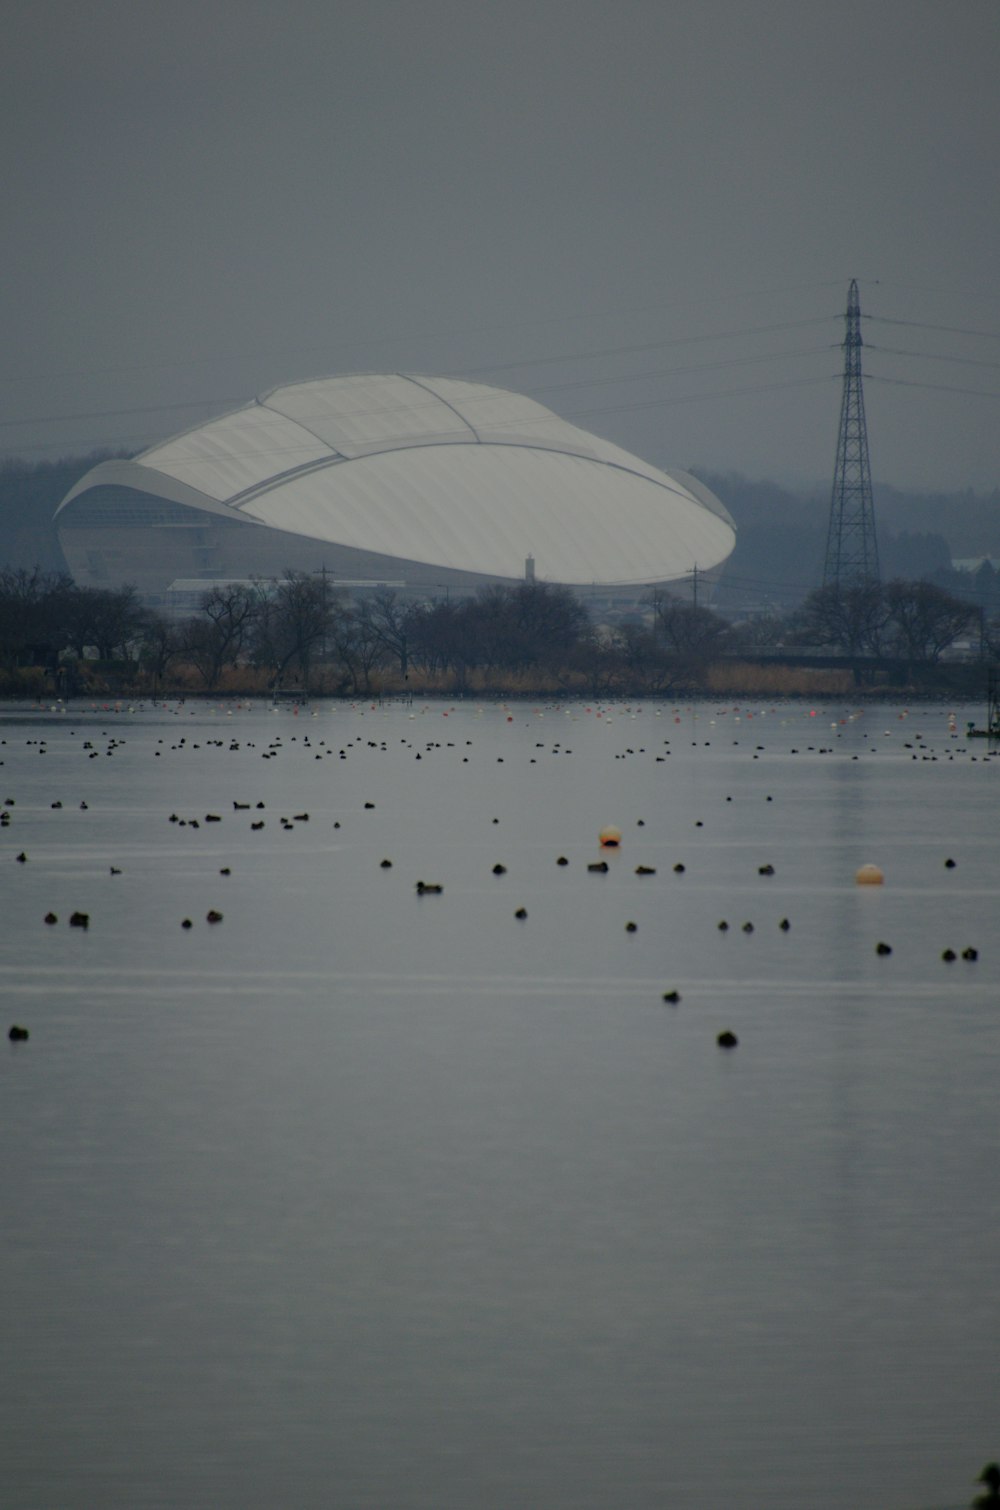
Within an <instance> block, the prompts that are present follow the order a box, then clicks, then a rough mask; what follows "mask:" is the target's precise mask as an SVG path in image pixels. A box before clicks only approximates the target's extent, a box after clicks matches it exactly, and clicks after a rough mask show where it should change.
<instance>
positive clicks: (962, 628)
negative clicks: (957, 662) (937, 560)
mask: <svg viewBox="0 0 1000 1510" xmlns="http://www.w3.org/2000/svg"><path fill="white" fill-rule="evenodd" d="M884 595H885V604H886V612H887V616H888V623H889V627H890V632H891V636H892V639H891V644H892V648H893V649H894V650H896V651H897V652H898V653H899V654H900V655H902V656H903V657H905V659H906V660H908V661H922V662H931V663H933V662H935V661H937V659H938V658H939V656H940V655H941V652H942V651H943V650H947V648H948V646H949V645H951V644H953V643H954V642H955V640H957V639H958V637H959V635H960V634H965V633H967V632H968V631H969V630H970V629H972V628H974V627H978V624H979V619H980V611H979V609H978V608H977V607H976V606H975V605H973V604H971V603H966V602H963V601H962V599H961V598H956V597H953V596H952V594H951V593H949V592H945V590H944V589H943V588H941V587H935V585H934V583H933V582H890V583H888V584H887V586H886V587H885V589H884Z"/></svg>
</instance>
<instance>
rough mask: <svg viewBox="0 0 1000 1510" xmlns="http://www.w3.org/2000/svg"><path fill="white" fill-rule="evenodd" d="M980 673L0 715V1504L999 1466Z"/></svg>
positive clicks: (771, 1506) (710, 1506)
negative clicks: (702, 698) (714, 696)
mask: <svg viewBox="0 0 1000 1510" xmlns="http://www.w3.org/2000/svg"><path fill="white" fill-rule="evenodd" d="M950 711H952V710H949V709H947V708H945V707H935V708H930V709H928V708H920V709H911V710H910V711H909V713H908V714H907V713H906V711H905V710H903V709H902V708H898V707H885V708H868V709H866V710H865V711H863V712H860V711H859V710H857V709H854V708H850V707H846V706H841V705H839V704H838V705H829V706H822V707H819V706H817V707H816V708H815V709H812V710H811V709H809V708H808V707H806V706H803V705H795V706H781V707H775V708H771V707H770V706H762V707H758V706H756V705H754V706H753V707H752V708H750V709H748V708H746V707H744V708H741V709H740V710H734V709H733V708H732V707H725V706H723V705H715V704H699V705H698V706H697V707H696V708H690V707H685V708H677V709H675V708H673V707H672V706H670V705H669V704H657V703H648V704H645V703H644V704H642V705H634V706H628V707H625V706H622V705H620V704H615V705H613V706H611V707H608V708H601V709H600V710H598V709H597V708H596V706H595V705H590V706H589V707H588V706H587V705H584V704H574V705H569V706H565V707H551V706H539V707H532V706H527V705H520V704H519V705H512V706H511V707H509V708H508V707H504V706H501V705H498V704H484V705H475V704H464V705H457V706H455V705H450V704H448V703H420V704H415V705H413V706H409V705H405V704H394V705H387V706H385V707H371V706H370V705H368V704H363V705H359V706H356V707H350V706H347V705H343V704H327V703H323V704H316V705H314V706H313V707H312V708H303V709H302V710H300V711H299V712H295V711H293V709H291V708H289V707H284V708H282V709H280V710H279V711H277V712H274V711H272V710H271V709H269V708H267V707H266V706H262V705H259V704H258V705H252V706H249V707H246V706H244V707H240V708H236V707H214V706H211V705H197V706H177V705H171V706H170V707H168V708H164V709H155V708H149V707H147V708H136V709H133V710H130V709H128V708H127V707H124V708H122V709H121V710H120V711H114V710H103V709H94V708H90V707H72V708H71V709H70V710H69V711H67V712H60V711H49V710H37V709H35V710H22V711H20V712H18V711H12V710H10V709H7V710H5V711H3V712H2V713H0V737H3V738H4V739H5V741H6V742H5V744H3V745H2V746H0V760H2V762H3V764H2V766H0V801H3V800H4V799H13V806H8V808H7V809H6V811H7V812H8V813H9V814H10V817H11V822H10V825H9V827H6V828H3V829H0V876H2V878H3V879H2V893H0V896H2V905H3V931H2V939H0V951H2V960H3V982H4V986H3V989H4V1002H5V1009H6V1018H5V1019H4V1021H3V1029H4V1037H3V1040H2V1048H0V1119H2V1126H3V1148H4V1158H3V1165H2V1172H0V1190H2V1205H0V1211H2V1224H3V1239H2V1242H3V1270H2V1278H3V1306H2V1308H0V1344H2V1358H3V1369H2V1373H0V1397H2V1398H0V1406H2V1408H0V1443H2V1451H3V1456H2V1462H3V1465H4V1466H3V1486H2V1489H0V1501H2V1503H3V1505H4V1506H5V1507H10V1510H94V1507H113V1510H118V1507H122V1510H126V1507H127V1510H152V1507H182V1510H270V1507H292V1510H297V1507H301V1510H319V1507H331V1506H332V1507H338V1510H340V1507H343V1510H369V1507H370V1510H467V1507H468V1510H480V1507H482V1510H511V1507H538V1510H609V1507H613V1510H653V1507H674V1506H676V1507H683V1510H720V1507H722V1506H725V1507H731V1510H793V1507H794V1510H802V1507H806V1510H925V1507H932V1506H933V1507H944V1506H949V1507H950V1506H958V1505H965V1504H967V1503H968V1501H969V1499H970V1498H971V1495H972V1493H973V1489H972V1486H971V1483H970V1480H971V1479H972V1477H973V1476H974V1474H975V1473H976V1472H978V1469H979V1467H980V1466H981V1465H982V1463H983V1462H984V1461H986V1460H987V1459H988V1458H991V1457H996V1456H998V1455H1000V1410H998V1405H1000V1362H998V1352H997V1339H998V1337H1000V1286H998V1281H997V1275H998V1273H1000V1201H998V1174H997V1170H998V1154H1000V1116H998V1087H1000V1074H998V1072H1000V1011H998V1005H1000V936H998V928H997V919H998V901H1000V853H998V849H1000V846H998V842H997V841H998V823H997V807H998V793H1000V789H998V782H1000V764H998V760H997V758H991V757H989V756H988V751H987V748H986V746H985V744H984V743H983V742H981V741H968V740H966V738H965V735H964V730H965V723H966V719H967V718H975V717H977V716H978V717H980V718H981V716H982V710H981V709H978V708H973V709H964V708H957V709H955V710H953V711H954V713H955V715H956V720H955V724H954V727H953V726H952V725H951V724H950V723H949V717H948V715H949V712H950ZM751 714H752V716H750V715H751ZM57 803H61V804H62V806H61V807H58V806H54V804H57ZM234 803H240V804H243V803H249V804H250V807H249V808H243V807H240V808H239V809H237V808H235V807H234ZM259 803H263V804H264V806H263V807H262V808H258V806H257V804H259ZM82 804H86V806H82ZM172 814H173V815H176V816H177V818H178V819H182V820H185V821H184V822H180V821H178V822H171V821H170V818H171V815H172ZM208 814H216V815H218V816H219V818H220V819H221V821H220V822H207V821H206V815H208ZM304 814H308V818H307V819H306V818H305V817H304V816H303V815H304ZM282 817H284V818H285V819H286V820H287V825H286V824H283V823H282V821H281V820H282ZM191 819H194V820H196V823H197V826H195V825H194V824H192V823H191V822H190V821H189V820H191ZM494 819H496V820H497V821H496V822H494V821H493V820H494ZM261 821H263V823H264V827H263V828H256V829H255V828H254V827H253V825H254V824H256V823H260V822H261ZM609 822H610V823H616V824H617V825H619V827H620V828H621V830H622V833H623V843H622V847H621V849H620V851H618V852H617V853H615V852H610V853H609V852H605V853H606V856H607V858H608V861H609V871H608V873H607V874H606V875H601V874H593V873H590V872H589V871H588V870H587V865H588V864H589V863H592V862H594V861H596V860H597V859H599V858H600V854H601V852H600V851H599V849H598V843H597V834H598V830H599V829H600V827H601V826H602V825H603V824H605V823H609ZM22 852H23V853H24V854H26V856H27V859H26V861H25V862H24V863H18V861H17V859H16V856H17V855H18V854H20V853H22ZM560 855H564V856H565V857H566V858H567V860H568V862H569V863H568V864H567V865H566V866H558V865H557V864H556V860H557V858H558V857H559V856H560ZM947 858H952V859H954V860H955V862H956V864H955V866H954V867H953V868H946V866H945V864H944V862H945V860H946V859H947ZM383 859H389V860H391V862H392V864H391V866H386V867H383V866H382V865H381V863H380V862H381V861H382V860H383ZM866 861H872V862H875V863H877V864H878V865H880V866H881V867H882V869H883V870H884V872H885V876H886V884H885V886H884V887H881V888H860V887H858V886H856V885H855V884H854V874H855V871H856V869H857V867H858V866H859V865H861V864H862V863H864V862H866ZM496 864H502V865H504V866H505V867H506V871H505V873H504V874H501V875H494V874H493V866H494V865H496ZM639 864H642V865H646V866H651V867H655V870H656V874H655V875H650V876H637V875H636V874H635V867H636V865H639ZM762 865H772V866H773V867H774V874H773V875H770V876H762V875H761V874H759V867H760V866H762ZM676 866H683V867H684V868H683V870H676V869H675V867H676ZM112 867H114V868H115V870H117V871H120V874H112ZM224 868H225V869H228V870H229V871H230V874H228V875H225V874H222V873H221V872H222V871H223V869H224ZM418 879H423V880H425V881H428V882H433V883H438V884H440V885H441V886H443V892H442V893H441V894H440V895H432V896H424V897H418V896H416V894H415V891H414V884H415V882H416V881H417V880H418ZM521 907H523V908H526V909H527V913H528V916H527V918H526V919H525V920H523V921H518V920H517V919H516V918H515V911H516V910H517V909H518V908H521ZM213 908H214V909H217V910H218V911H220V912H222V913H223V914H224V920H223V921H222V922H221V923H219V924H217V925H215V926H212V925H210V924H208V923H207V922H206V914H207V912H208V911H209V909H213ZM76 909H80V910H82V911H85V912H87V913H89V916H90V926H89V928H88V929H87V930H86V931H84V930H82V929H78V928H70V927H69V926H68V919H69V916H70V914H71V913H72V912H73V911H74V910H76ZM50 911H51V912H54V913H55V914H57V916H58V919H59V921H58V923H56V924H54V925H46V923H45V922H44V918H45V915H46V913H48V912H50ZM786 917H787V918H788V920H789V921H790V923H791V927H790V929H789V930H788V931H782V930H781V928H779V926H778V925H779V922H780V920H781V919H782V918H786ZM183 918H190V919H191V920H192V924H193V926H192V927H191V929H189V930H184V929H182V927H181V920H182V919H183ZM720 919H726V920H728V922H729V924H730V928H729V930H728V932H720V930H719V929H718V926H717V925H718V923H719V921H720ZM629 921H632V922H635V923H636V924H637V928H636V931H635V932H628V931H626V926H625V925H626V923H627V922H629ZM746 922H751V923H752V924H753V931H752V932H744V931H743V926H742V925H743V924H744V923H746ZM879 940H886V941H888V942H889V943H890V944H891V945H892V950H893V952H892V954H891V955H889V956H885V957H879V956H877V955H876V952H875V944H876V942H877V941H879ZM970 945H971V946H974V947H976V948H978V950H979V959H978V960H977V961H974V962H973V961H965V960H962V959H961V958H959V959H957V960H956V961H955V962H954V963H952V964H947V963H944V962H943V961H942V959H941V954H942V951H943V950H944V949H945V948H952V949H954V950H956V951H957V953H958V954H959V956H960V955H961V951H962V950H963V949H964V948H966V947H967V946H970ZM671 989H676V990H678V991H679V992H680V993H681V1000H680V1002H679V1004H677V1005H675V1006H671V1005H666V1004H664V1002H663V1000H662V994H663V992H664V991H667V990H671ZM11 1022H18V1023H23V1024H24V1025H26V1026H27V1027H28V1028H29V1029H30V1033H31V1037H30V1040H29V1041H28V1042H27V1043H25V1044H10V1043H8V1042H7V1039H6V1028H7V1026H8V1025H9V1024H10V1023H11ZM724 1028H729V1029H731V1030H732V1031H734V1032H735V1033H737V1035H738V1037H739V1047H738V1048H737V1049H736V1050H735V1051H732V1052H729V1053H727V1052H725V1051H723V1050H720V1049H719V1048H718V1047H717V1045H716V1035H717V1034H718V1032H719V1031H720V1030H722V1029H724Z"/></svg>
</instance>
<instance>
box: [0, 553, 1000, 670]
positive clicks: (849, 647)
mask: <svg viewBox="0 0 1000 1510" xmlns="http://www.w3.org/2000/svg"><path fill="white" fill-rule="evenodd" d="M962 639H968V640H969V641H970V642H971V643H972V644H973V645H974V647H975V650H976V652H977V653H979V654H982V655H985V656H988V657H990V658H996V657H998V656H1000V618H998V619H993V620H990V619H988V618H987V617H986V616H985V615H984V614H983V613H982V611H981V610H979V609H978V608H976V606H975V605H973V604H970V603H969V602H968V601H967V600H963V599H961V598H958V597H955V596H954V595H953V594H951V593H949V592H947V591H946V590H944V589H943V588H940V587H938V586H936V585H935V584H934V583H930V582H924V581H915V582H907V581H895V582H889V583H886V584H885V585H880V584H877V583H866V584H863V585H861V586H856V587H850V588H843V589H838V588H833V587H823V588H818V589H816V590H815V591H813V592H811V593H809V594H808V595H807V597H806V598H805V599H804V600H803V601H802V602H801V603H800V604H799V605H798V607H797V608H795V609H794V610H793V611H792V612H790V613H788V614H786V615H776V614H760V615H756V616H754V617H748V618H745V619H743V620H742V621H739V622H736V623H733V622H730V621H729V620H727V619H725V618H723V617H722V616H721V615H720V614H718V613H716V612H715V611H714V610H712V609H711V608H707V607H705V606H700V605H695V604H692V603H688V602H684V601H682V600H681V599H679V598H678V597H676V596H675V595H674V594H672V593H670V592H668V591H666V590H664V589H660V588H657V589H653V590H651V591H650V592H649V593H648V594H647V596H646V599H645V601H644V603H643V604H642V612H640V613H635V614H632V615H629V616H627V617H625V618H624V619H622V620H620V621H619V622H617V623H614V624H609V623H603V624H602V623H597V622H595V621H594V619H593V618H592V616H591V614H590V613H589V612H588V610H587V608H586V607H585V605H584V604H583V603H582V602H581V601H580V599H579V598H577V597H576V596H575V595H574V594H573V592H572V591H571V590H570V589H568V588H565V587H560V586H554V585H551V584H547V583H528V582H525V583H519V584H517V585H516V586H513V587H503V586H492V587H486V588H483V589H481V590H480V591H479V592H477V593H476V594H474V595H473V596H470V597H460V598H459V597H456V598H451V597H445V598H438V599H434V600H430V601H413V600H409V599H405V598H403V597H401V596H400V595H399V594H397V593H395V592H394V591H392V590H389V589H384V590H381V591H378V592H375V593H373V594H371V595H370V596H365V597H358V598H352V597H349V596H346V595H344V594H342V593H339V592H338V591H336V590H335V589H334V588H332V587H331V586H330V585H329V583H328V581H327V579H326V578H325V577H323V576H321V575H315V576H314V575H308V574H305V573H302V572H295V571H286V572H285V573H284V575H283V576H282V577H281V578H280V579H279V580H277V581H270V580H267V581H265V580H261V581H253V582H241V583H218V584H214V585H213V584H207V585H206V589H205V593H204V595H203V597H202V600H201V605H200V610H199V612H197V613H195V614H192V615H191V616H190V617H188V618H187V619H184V620H182V621H176V620H173V619H169V618H167V617H165V616H164V615H162V614H159V613H156V612H154V611H152V610H150V609H148V608H145V607H144V606H143V605H142V604H141V602H140V601H139V599H138V596H137V594H136V591H135V589H134V588H132V587H128V586H126V587H121V588H113V589H108V588H90V587H79V586H77V585H76V584H75V583H74V582H73V580H72V579H71V578H70V577H68V576H66V575H64V574H60V573H47V572H43V571H41V570H40V569H38V568H34V569H33V570H31V571H29V570H27V569H25V568H19V567H7V568H5V569H3V570H0V688H2V689H4V690H7V691H8V692H12V691H18V690H21V691H24V690H30V688H31V686H32V685H34V684H37V685H38V686H41V685H42V683H43V682H44V681H45V678H48V679H49V680H50V681H51V679H52V678H53V677H55V678H56V679H57V682H58V684H59V685H60V686H66V687H68V689H69V690H71V691H72V690H75V689H76V688H77V687H78V686H82V685H84V684H85V683H86V682H87V680H88V678H91V679H92V678H93V676H94V675H95V674H97V673H96V672H95V669H94V665H93V658H94V657H95V656H96V658H97V662H98V664H99V667H100V675H102V676H104V677H105V678H107V677H109V676H111V677H113V678H115V679H117V682H118V684H119V685H128V686H129V687H130V688H131V689H133V690H146V691H149V692H152V693H156V692H158V691H165V690H168V689H184V688H189V689H192V690H194V689H201V690H205V691H217V690H220V689H230V690H237V689H243V690H251V691H254V690H255V691H264V690H274V689H281V688H283V687H289V688H293V687H294V688H297V689H301V690H302V691H304V692H308V691H309V690H319V691H324V692H328V693H332V694H346V695H362V696H367V695H369V694H370V693H372V691H373V690H374V689H375V688H376V686H378V687H379V688H381V687H386V688H405V687H406V686H407V685H421V686H437V687H442V688H444V687H447V688H448V689H449V690H453V691H458V692H461V691H465V690H481V689H483V688H487V687H497V688H502V687H508V688H521V689H523V690H530V689H538V690H553V691H554V690H559V689H564V690H567V691H569V690H586V691H587V692H589V693H591V694H593V695H595V696H596V695H600V694H607V693H611V692H614V691H635V692H647V693H648V692H661V693H665V692H669V691H671V690H680V689H697V687H698V685H699V684H700V683H701V681H702V679H703V676H704V673H705V668H706V667H708V666H710V665H713V664H718V663H719V662H720V661H723V660H725V659H727V658H734V657H742V658H744V659H748V660H754V659H762V658H765V657H767V658H774V657H779V658H780V656H781V655H782V654H785V655H786V656H788V655H792V654H796V653H803V652H808V651H810V650H811V651H813V652H814V653H824V654H827V655H831V656H836V655H841V656H846V657H851V658H854V659H855V660H858V659H862V658H867V659H869V660H878V661H880V662H896V663H902V664H903V666H904V668H906V669H907V670H908V671H909V674H912V673H913V671H914V670H915V669H917V668H922V669H926V668H928V667H932V666H934V665H935V664H937V662H938V661H939V660H940V658H941V656H942V655H943V654H944V652H945V651H946V650H948V649H949V648H950V647H951V646H953V645H954V644H955V643H956V641H959V640H962ZM904 674H906V672H905V671H904Z"/></svg>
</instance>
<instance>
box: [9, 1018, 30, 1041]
mask: <svg viewBox="0 0 1000 1510" xmlns="http://www.w3.org/2000/svg"><path fill="white" fill-rule="evenodd" d="M28 1036H29V1035H28V1030H27V1028H22V1027H21V1026H20V1025H19V1024H18V1023H16V1022H15V1023H12V1024H11V1028H10V1031H9V1032H8V1034H7V1037H8V1038H9V1039H10V1041H11V1043H25V1042H26V1041H27V1039H28Z"/></svg>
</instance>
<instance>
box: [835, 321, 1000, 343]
mask: <svg viewBox="0 0 1000 1510" xmlns="http://www.w3.org/2000/svg"><path fill="white" fill-rule="evenodd" d="M862 318H863V319H865V320H869V321H871V320H876V321H878V323H879V324H880V325H907V326H909V328H910V329H911V330H939V331H943V332H944V333H945V334H946V335H950V336H983V337H984V338H985V339H986V340H987V341H1000V331H997V330H965V329H963V328H962V327H961V326H958V325H926V324H924V322H923V321H922V320H893V319H890V317H889V316H888V315H863V316H862Z"/></svg>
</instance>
